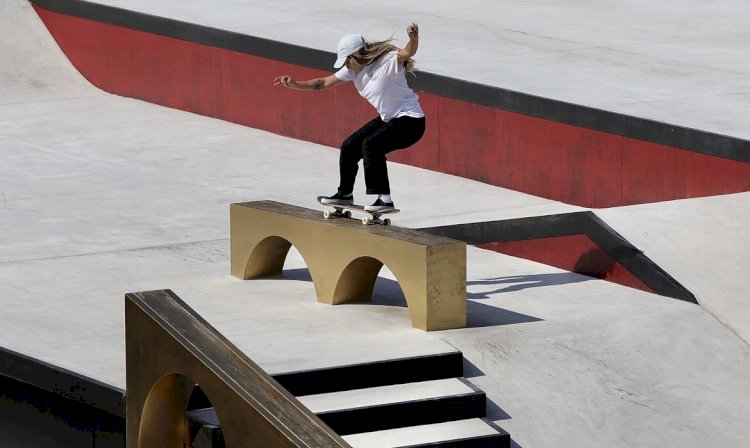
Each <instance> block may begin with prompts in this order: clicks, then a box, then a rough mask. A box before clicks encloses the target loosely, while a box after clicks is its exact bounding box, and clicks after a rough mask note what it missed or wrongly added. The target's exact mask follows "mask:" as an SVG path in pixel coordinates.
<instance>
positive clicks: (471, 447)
mask: <svg viewBox="0 0 750 448" xmlns="http://www.w3.org/2000/svg"><path fill="white" fill-rule="evenodd" d="M482 421H484V423H486V424H487V425H488V426H490V427H492V429H494V430H495V431H497V434H489V435H484V436H477V437H470V438H466V439H454V440H443V441H441V442H433V443H423V444H420V445H405V446H401V447H399V448H510V434H508V432H507V431H505V430H504V429H503V428H501V427H499V426H497V425H496V424H495V422H493V421H492V420H489V419H487V418H483V419H482Z"/></svg>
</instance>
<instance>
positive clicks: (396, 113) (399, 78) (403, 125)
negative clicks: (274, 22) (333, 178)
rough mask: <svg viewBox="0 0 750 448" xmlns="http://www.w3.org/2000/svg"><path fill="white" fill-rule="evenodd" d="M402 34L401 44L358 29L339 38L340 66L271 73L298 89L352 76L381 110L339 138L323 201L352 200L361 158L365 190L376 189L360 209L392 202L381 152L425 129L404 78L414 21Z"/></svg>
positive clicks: (410, 64) (414, 40)
mask: <svg viewBox="0 0 750 448" xmlns="http://www.w3.org/2000/svg"><path fill="white" fill-rule="evenodd" d="M406 34H407V35H408V36H409V43H407V44H406V46H405V47H404V48H402V49H400V48H398V47H396V46H395V45H393V44H392V43H391V39H389V40H385V41H380V42H368V41H366V40H365V39H364V38H363V37H362V36H361V35H359V34H349V35H346V36H344V37H342V38H341V40H340V41H339V44H338V48H337V54H338V59H336V63H335V64H334V65H333V67H334V68H337V69H339V70H338V71H337V72H336V73H334V74H332V75H330V76H327V77H324V78H316V79H310V80H307V81H297V80H295V79H293V78H292V77H290V76H286V75H285V76H279V77H277V78H275V79H274V85H283V86H285V87H289V88H292V89H299V90H321V89H327V88H329V87H333V86H335V85H337V84H340V83H342V82H345V81H354V86H355V87H356V88H357V91H358V92H359V94H360V95H361V96H362V97H363V98H365V99H366V100H367V101H369V102H370V104H371V105H372V106H373V107H375V109H376V110H377V111H378V114H379V115H380V116H379V117H377V118H375V119H373V120H372V121H370V122H369V123H367V124H365V125H364V126H362V128H360V129H359V130H357V131H356V132H354V133H353V134H352V135H350V136H349V137H348V138H347V139H346V140H344V143H343V144H342V145H341V153H340V155H339V176H340V183H339V187H338V191H337V192H336V194H334V195H333V196H329V197H325V198H323V199H322V200H321V202H323V203H325V204H331V205H335V204H343V205H348V204H353V203H354V196H353V195H352V191H353V190H354V179H355V178H356V176H357V170H358V163H359V161H360V159H362V160H363V163H362V164H363V165H364V169H365V186H366V187H367V194H376V195H378V198H377V200H376V201H375V203H374V204H372V205H367V206H365V210H367V211H370V212H378V211H383V210H388V209H393V208H395V206H394V204H393V199H392V198H391V190H390V184H389V182H388V170H387V168H386V157H385V155H386V154H388V153H389V152H391V151H394V150H397V149H403V148H408V147H409V146H411V145H413V144H414V143H416V142H417V141H419V139H420V138H422V135H423V134H424V130H425V118H424V112H422V108H421V106H420V105H419V97H418V96H417V95H416V94H415V93H414V91H413V90H412V89H411V88H409V86H408V84H407V83H406V72H413V70H414V61H413V60H412V59H411V57H412V56H414V54H416V52H417V47H418V46H419V28H418V27H417V24H416V23H412V24H411V25H409V26H408V27H407V28H406Z"/></svg>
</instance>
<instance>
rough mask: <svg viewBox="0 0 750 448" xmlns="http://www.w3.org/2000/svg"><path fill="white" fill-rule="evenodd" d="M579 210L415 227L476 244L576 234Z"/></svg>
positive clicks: (580, 229) (582, 228)
mask: <svg viewBox="0 0 750 448" xmlns="http://www.w3.org/2000/svg"><path fill="white" fill-rule="evenodd" d="M581 213H584V212H573V213H563V214H559V215H546V216H531V217H526V218H515V219H505V220H499V221H482V222H472V223H466V224H451V225H446V226H438V227H424V228H421V229H418V230H420V231H422V232H427V233H430V234H433V235H439V236H445V237H448V238H452V239H456V240H459V241H464V242H466V244H471V245H475V246H476V245H479V244H489V243H502V242H510V241H522V240H531V239H538V238H552V237H559V236H570V235H577V234H580V233H582V232H583V231H584V227H583V221H582V220H581V219H580V216H579V215H580V214H581Z"/></svg>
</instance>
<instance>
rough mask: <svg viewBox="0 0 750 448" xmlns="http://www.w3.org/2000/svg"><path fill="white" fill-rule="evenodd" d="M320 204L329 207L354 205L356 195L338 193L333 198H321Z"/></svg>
mask: <svg viewBox="0 0 750 448" xmlns="http://www.w3.org/2000/svg"><path fill="white" fill-rule="evenodd" d="M320 202H321V203H322V204H327V205H352V204H354V195H353V194H341V193H339V192H337V193H336V194H334V195H333V196H328V197H322V198H320Z"/></svg>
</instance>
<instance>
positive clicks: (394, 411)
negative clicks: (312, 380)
mask: <svg viewBox="0 0 750 448" xmlns="http://www.w3.org/2000/svg"><path fill="white" fill-rule="evenodd" d="M297 399H298V400H300V402H302V404H304V405H305V406H306V407H307V408H308V409H310V410H311V411H312V412H314V413H315V414H316V415H318V417H320V419H321V420H323V421H324V422H325V423H326V424H327V425H328V426H330V427H331V428H332V429H333V430H334V431H336V432H337V433H338V434H341V435H345V434H353V433H361V432H370V431H378V430H385V429H392V428H400V427H405V426H415V425H424V424H429V423H439V422H445V421H450V420H463V419H468V418H473V417H484V416H485V409H486V396H485V393H484V392H482V391H481V390H479V389H477V388H476V387H475V386H474V385H472V384H471V383H469V382H468V381H466V379H464V378H449V379H441V380H432V381H421V382H414V383H407V384H397V385H389V386H380V387H373V388H364V389H355V390H349V391H343V392H331V393H325V394H316V395H307V396H301V397H297Z"/></svg>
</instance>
